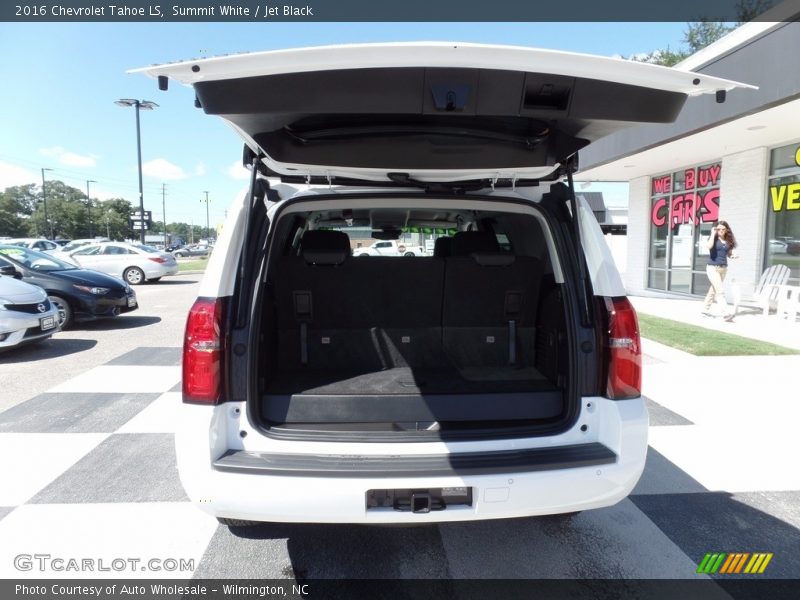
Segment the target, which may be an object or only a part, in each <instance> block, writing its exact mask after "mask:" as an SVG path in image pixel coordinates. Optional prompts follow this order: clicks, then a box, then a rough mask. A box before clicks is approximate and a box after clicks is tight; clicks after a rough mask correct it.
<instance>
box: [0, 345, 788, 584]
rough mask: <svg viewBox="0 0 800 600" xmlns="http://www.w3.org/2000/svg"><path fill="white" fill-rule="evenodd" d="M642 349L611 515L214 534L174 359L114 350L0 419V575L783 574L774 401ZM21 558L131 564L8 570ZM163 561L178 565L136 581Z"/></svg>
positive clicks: (778, 360)
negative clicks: (732, 559) (183, 435)
mask: <svg viewBox="0 0 800 600" xmlns="http://www.w3.org/2000/svg"><path fill="white" fill-rule="evenodd" d="M646 351H649V353H648V354H647V355H646V357H645V363H646V372H645V382H646V383H645V393H646V396H647V397H648V404H649V407H650V413H651V441H652V443H651V447H650V450H649V455H648V461H647V466H646V468H645V472H644V474H643V476H642V479H641V481H640V483H639V484H638V486H637V487H636V489H635V490H634V492H633V494H632V495H631V496H630V497H629V498H627V499H626V500H624V501H622V502H620V503H619V504H617V505H616V506H613V507H610V508H607V509H602V510H596V511H587V512H584V513H581V514H579V515H576V516H574V517H572V518H566V519H565V518H561V517H541V518H532V519H513V520H501V521H485V522H477V523H450V524H442V525H438V526H437V525H431V526H419V527H365V526H345V525H281V524H272V525H264V526H260V527H255V528H238V529H236V528H234V529H230V530H229V529H228V528H227V527H222V526H218V525H217V522H216V521H215V520H214V519H213V518H211V517H208V516H207V515H205V513H203V512H201V511H200V510H198V509H197V508H196V507H195V506H193V505H192V503H190V502H189V501H188V499H187V497H186V495H185V493H184V491H183V488H182V486H181V484H180V481H179V479H178V473H177V468H176V460H175V451H174V445H173V442H174V440H173V425H174V423H175V422H176V415H177V412H176V411H177V409H178V407H179V404H180V392H179V380H180V367H179V360H180V348H179V347H178V346H177V345H175V346H141V347H138V348H133V349H129V350H127V351H125V352H121V353H120V354H118V355H117V356H114V357H113V358H111V359H110V360H108V361H106V362H105V363H103V364H100V365H97V366H95V367H93V368H91V369H89V370H86V371H84V372H81V373H79V374H77V375H76V376H74V377H66V378H64V380H63V381H61V382H60V383H58V384H56V385H54V386H52V387H51V388H49V389H47V390H45V391H43V392H41V393H37V394H35V395H34V396H33V397H31V398H29V399H27V400H25V401H24V402H21V403H19V404H17V405H16V406H14V407H12V408H9V409H8V410H5V411H4V412H2V413H0V453H1V454H0V455H2V456H3V457H4V458H3V460H2V462H0V481H2V483H3V485H2V488H0V578H20V577H23V578H24V577H31V578H48V577H56V578H65V577H75V578H81V577H87V576H88V577H92V578H94V577H113V578H120V577H137V578H138V577H143V578H159V577H170V578H176V577H178V578H185V577H189V576H193V577H200V578H217V577H220V578H299V579H305V578H308V579H316V578H323V579H324V578H426V579H441V580H447V579H460V578H514V579H516V578H588V579H595V578H601V579H602V578H611V579H616V578H634V579H635V578H657V579H673V578H677V579H681V578H694V577H701V576H697V575H696V574H695V571H696V569H697V565H698V563H699V562H700V561H701V559H702V558H703V556H704V555H705V554H706V553H707V552H772V553H774V556H773V558H772V561H771V562H770V563H769V566H768V568H767V570H766V571H765V573H764V574H763V575H761V576H756V577H762V578H766V577H769V578H798V577H800V563H799V562H798V561H797V551H798V539H800V535H799V534H800V510H798V507H800V483H799V482H798V478H797V469H796V467H795V466H793V465H792V461H794V460H795V459H796V457H797V456H798V447H797V442H796V441H791V439H796V437H795V438H789V437H788V436H789V433H790V431H789V430H790V427H791V425H792V423H794V422H796V421H797V419H796V418H792V417H797V416H798V414H797V412H796V408H793V406H794V405H793V403H791V402H788V400H790V399H792V398H787V396H786V395H784V396H782V397H778V396H779V395H778V394H777V393H776V392H777V388H776V389H772V388H770V389H769V393H765V394H762V395H757V396H750V395H746V394H743V393H737V390H738V391H741V390H744V391H745V392H747V394H749V393H750V392H755V390H756V389H757V388H758V386H757V385H756V384H755V383H753V384H752V386H751V385H750V384H749V383H748V381H749V378H753V380H754V381H757V380H758V378H756V377H755V376H754V375H752V374H750V375H746V373H747V372H748V371H747V369H746V368H745V367H746V363H745V362H743V363H742V364H741V365H740V364H732V363H730V362H728V363H725V364H724V367H725V368H724V370H723V368H722V367H723V365H722V364H720V363H717V362H714V361H711V362H699V363H698V362H697V361H698V360H699V359H693V358H687V357H685V356H683V355H681V354H675V353H670V352H662V351H660V350H659V349H658V348H657V347H655V346H649V345H647V346H646ZM790 358H795V360H796V357H788V358H787V357H773V358H771V359H770V361H773V362H770V361H766V362H763V363H759V365H760V366H759V368H760V369H761V370H762V377H761V379H766V380H770V378H771V377H774V376H775V375H776V374H777V373H779V372H781V370H783V369H787V368H795V369H796V367H797V365H794V367H792V366H791V365H790V364H788V363H786V362H785V361H786V360H788V359H790ZM720 371H723V372H724V373H725V376H724V377H719V373H720ZM726 382H728V383H727V384H726ZM726 385H729V386H734V387H726ZM776 385H777V384H776ZM709 387H711V388H713V390H714V393H713V394H709V393H708V390H709ZM793 410H794V411H795V412H792V411H793ZM787 411H788V412H787ZM11 457H13V458H11ZM320 495H321V497H322V496H324V490H321V491H320ZM343 549H344V550H346V551H343ZM22 553H28V554H34V553H40V554H42V553H44V554H49V555H50V556H51V557H63V558H70V557H74V558H79V559H91V560H94V561H97V562H96V564H99V561H104V564H105V565H109V564H111V563H112V561H113V560H114V559H119V558H123V559H128V558H134V559H137V560H138V561H139V562H137V563H136V565H135V566H133V565H132V564H131V563H130V562H125V563H124V565H123V566H124V567H125V568H123V569H121V570H114V569H112V570H109V571H94V572H91V573H86V572H85V571H75V572H70V571H63V570H62V571H54V570H52V569H51V570H47V569H45V570H44V571H42V570H40V569H38V568H35V569H33V570H30V571H20V570H18V569H17V568H16V567H15V557H16V556H18V555H20V554H22ZM151 559H155V560H156V561H159V562H156V563H150V562H149V561H150V560H151ZM167 559H174V560H176V561H183V562H180V563H177V567H178V568H177V570H169V571H168V570H164V569H163V568H162V569H161V570H155V571H154V570H150V568H149V567H158V566H160V565H164V564H165V562H164V561H166V560H167ZM166 564H170V565H171V564H172V563H166ZM118 565H122V563H118ZM142 567H144V569H145V570H142ZM702 577H704V576H702ZM712 577H713V578H714V579H724V577H726V576H723V575H714V576H712ZM742 577H745V576H744V575H742ZM748 577H749V576H748Z"/></svg>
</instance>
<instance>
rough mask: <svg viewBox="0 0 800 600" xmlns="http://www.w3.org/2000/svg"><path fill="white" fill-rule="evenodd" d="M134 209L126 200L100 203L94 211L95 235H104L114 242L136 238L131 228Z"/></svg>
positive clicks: (118, 199)
mask: <svg viewBox="0 0 800 600" xmlns="http://www.w3.org/2000/svg"><path fill="white" fill-rule="evenodd" d="M132 212H133V207H132V206H131V203H130V202H129V201H127V200H125V199H124V198H112V199H110V200H104V201H103V202H98V203H97V205H96V206H95V207H93V209H92V219H93V222H94V223H95V235H103V236H106V237H108V238H109V239H112V240H124V239H128V238H131V237H133V236H134V234H133V231H132V230H131V229H130V227H129V220H130V216H131V213H132Z"/></svg>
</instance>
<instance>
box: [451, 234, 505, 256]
mask: <svg viewBox="0 0 800 600" xmlns="http://www.w3.org/2000/svg"><path fill="white" fill-rule="evenodd" d="M499 251H500V245H499V244H498V243H497V238H496V237H495V236H494V234H492V233H489V232H488V231H459V232H458V233H456V234H455V235H454V236H453V242H452V246H451V249H450V252H451V255H452V256H469V255H470V254H472V253H473V252H499Z"/></svg>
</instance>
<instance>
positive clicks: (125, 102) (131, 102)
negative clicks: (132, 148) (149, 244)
mask: <svg viewBox="0 0 800 600" xmlns="http://www.w3.org/2000/svg"><path fill="white" fill-rule="evenodd" d="M114 104H116V105H117V106H133V107H134V108H135V109H136V156H137V157H138V159H139V224H140V226H141V229H140V233H141V236H140V237H141V242H142V244H144V232H145V228H144V191H143V188H142V134H141V127H140V125H139V110H140V109H141V110H153V109H154V108H155V107H157V106H158V104H156V103H155V102H151V101H150V100H135V99H132V98H122V99H120V100H117V101H116V102H114Z"/></svg>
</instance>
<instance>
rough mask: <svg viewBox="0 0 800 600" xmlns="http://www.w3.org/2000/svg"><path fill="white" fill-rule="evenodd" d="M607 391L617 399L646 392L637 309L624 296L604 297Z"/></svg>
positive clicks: (608, 395)
mask: <svg viewBox="0 0 800 600" xmlns="http://www.w3.org/2000/svg"><path fill="white" fill-rule="evenodd" d="M603 300H604V302H605V308H606V312H607V321H606V323H607V326H606V331H605V332H604V337H605V339H604V343H605V354H606V392H605V395H606V397H608V398H611V399H613V400H624V399H626V398H636V397H638V396H640V395H641V392H642V347H641V339H640V337H639V322H638V320H637V319H636V310H635V309H634V308H633V306H632V305H631V303H630V301H629V300H628V299H627V298H626V297H624V296H622V297H619V298H604V299H603Z"/></svg>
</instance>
